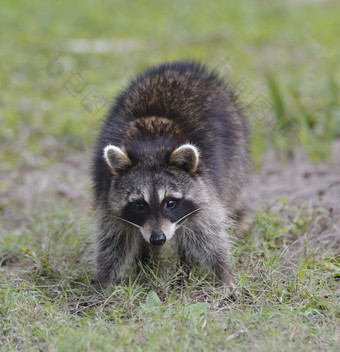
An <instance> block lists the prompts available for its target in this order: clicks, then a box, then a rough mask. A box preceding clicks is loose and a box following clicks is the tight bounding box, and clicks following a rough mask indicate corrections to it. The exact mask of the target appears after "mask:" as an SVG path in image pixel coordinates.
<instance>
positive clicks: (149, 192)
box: [104, 144, 199, 245]
mask: <svg viewBox="0 0 340 352" xmlns="http://www.w3.org/2000/svg"><path fill="white" fill-rule="evenodd" d="M104 157H105V160H106V162H107V164H108V165H109V167H110V168H111V171H112V173H113V174H114V176H115V181H114V182H113V183H112V187H111V192H110V196H109V199H110V204H111V206H112V208H113V211H114V213H115V214H119V216H117V217H118V218H120V219H121V220H122V221H125V222H128V223H130V224H131V225H134V226H135V227H138V228H139V230H140V232H141V234H142V236H143V238H144V239H145V240H146V241H147V242H149V243H151V244H152V245H162V244H164V243H165V242H166V241H168V240H170V239H171V238H172V237H173V235H174V234H175V232H176V230H177V229H178V227H179V226H180V225H181V224H182V222H183V221H185V220H186V219H187V218H188V217H189V216H190V215H192V214H194V213H196V212H197V211H198V210H199V205H198V204H196V203H195V201H194V199H195V197H194V195H193V194H192V190H193V188H194V180H193V177H192V173H193V172H195V171H196V170H197V165H198V157H199V154H198V151H197V148H196V147H194V146H192V145H189V144H186V145H183V146H181V147H179V148H177V149H176V150H175V151H174V152H173V153H172V154H171V157H170V159H169V165H168V166H167V167H162V168H150V167H149V168H148V167H146V166H145V164H143V163H141V164H139V165H132V163H131V161H130V159H129V157H128V156H127V154H126V153H125V151H124V150H122V149H121V148H118V147H116V146H111V145H110V146H107V147H106V148H105V151H104ZM123 169H125V170H126V169H127V171H126V172H123V173H121V170H123Z"/></svg>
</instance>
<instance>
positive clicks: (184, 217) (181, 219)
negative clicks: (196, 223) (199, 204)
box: [175, 208, 202, 225]
mask: <svg viewBox="0 0 340 352" xmlns="http://www.w3.org/2000/svg"><path fill="white" fill-rule="evenodd" d="M201 209H202V208H197V209H195V210H194V211H192V212H190V213H189V214H187V215H184V216H183V217H182V218H180V219H179V220H177V221H176V222H175V224H176V225H177V224H179V223H180V222H181V221H183V220H184V219H186V218H187V217H188V216H190V215H192V214H194V213H196V212H197V211H199V210H201Z"/></svg>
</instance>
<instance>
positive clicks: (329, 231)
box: [0, 140, 340, 254]
mask: <svg viewBox="0 0 340 352" xmlns="http://www.w3.org/2000/svg"><path fill="white" fill-rule="evenodd" d="M330 159H331V160H332V161H331V162H327V163H318V164H313V163H312V162H311V161H310V160H309V159H308V158H307V157H306V156H305V155H304V154H303V153H302V152H300V153H297V156H296V157H295V159H294V160H292V161H289V162H286V163H284V164H283V163H282V162H280V161H278V160H277V159H276V158H275V155H274V154H271V153H269V154H268V155H266V157H265V158H264V161H263V167H262V169H261V171H259V172H255V171H254V172H253V174H252V175H251V179H250V183H249V187H248V191H247V198H246V202H247V204H248V207H249V208H250V209H251V210H252V211H254V210H256V209H257V208H258V207H259V204H262V205H264V206H266V207H269V208H271V209H273V210H278V209H280V207H282V204H281V202H280V201H279V200H280V199H281V198H286V199H287V201H288V204H290V205H292V206H300V205H303V206H304V207H307V208H308V209H309V210H310V211H311V212H313V211H314V210H315V209H319V208H322V209H323V210H322V212H320V213H318V215H317V216H315V217H314V218H313V223H312V226H311V228H312V230H313V231H312V232H313V234H314V236H315V238H316V239H317V240H318V241H319V242H320V240H322V243H323V244H325V243H328V244H331V245H332V248H333V249H334V250H335V252H337V253H338V254H339V248H340V140H338V141H336V142H335V143H334V148H333V155H332V158H330ZM88 165H89V157H87V156H84V155H73V156H71V157H67V158H66V159H65V160H64V161H63V162H59V163H56V164H53V165H48V166H44V167H38V168H26V169H25V168H24V167H21V168H20V170H15V171H11V172H7V173H5V172H2V171H0V180H1V187H0V199H1V202H0V203H1V207H0V209H1V210H0V211H1V214H0V215H1V217H2V220H4V221H1V223H2V224H3V225H2V226H3V227H4V229H6V230H10V231H11V232H13V233H19V232H20V231H22V229H23V228H25V226H27V225H28V224H29V223H30V221H32V217H36V216H37V215H38V214H40V213H41V212H43V211H45V212H46V209H52V208H53V207H55V206H58V204H60V205H61V204H65V202H66V203H67V204H68V206H69V208H71V209H74V215H75V217H76V216H77V214H84V212H89V211H90V202H91V201H90V177H89V167H88ZM61 206H62V205H61ZM1 223H0V226H1ZM4 229H3V230H4ZM0 230H1V229H0ZM3 230H2V231H3ZM2 231H1V232H2ZM335 254H336V253H335Z"/></svg>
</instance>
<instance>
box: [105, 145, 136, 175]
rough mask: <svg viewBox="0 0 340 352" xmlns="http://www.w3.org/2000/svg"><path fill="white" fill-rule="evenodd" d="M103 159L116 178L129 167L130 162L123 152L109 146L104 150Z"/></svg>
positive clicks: (113, 146)
mask: <svg viewBox="0 0 340 352" xmlns="http://www.w3.org/2000/svg"><path fill="white" fill-rule="evenodd" d="M104 159H105V161H106V163H107V165H108V166H109V167H110V169H111V172H112V173H113V174H114V175H115V176H118V175H119V172H120V171H122V170H125V169H126V168H128V167H129V166H130V165H131V160H130V159H129V157H128V156H127V154H126V153H125V151H123V150H122V149H121V148H119V147H116V146H115V145H111V144H109V145H107V146H106V147H105V148H104Z"/></svg>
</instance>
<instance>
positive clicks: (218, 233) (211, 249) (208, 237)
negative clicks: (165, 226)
mask: <svg viewBox="0 0 340 352" xmlns="http://www.w3.org/2000/svg"><path fill="white" fill-rule="evenodd" d="M177 244H178V251H179V255H180V258H181V261H182V262H184V263H187V264H192V263H195V262H198V263H202V264H204V265H205V266H207V267H208V268H209V269H210V270H211V271H213V272H214V273H215V275H216V276H217V278H218V279H219V280H221V281H222V282H224V283H227V284H229V285H230V286H231V287H234V286H235V281H234V279H233V276H232V274H231V268H230V251H229V246H228V241H227V239H226V234H225V232H224V231H223V230H221V229H219V228H216V227H214V228H209V229H205V231H204V232H203V231H202V230H201V229H199V228H192V229H190V228H188V227H185V230H184V232H183V233H182V234H180V236H178V238H177Z"/></svg>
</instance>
